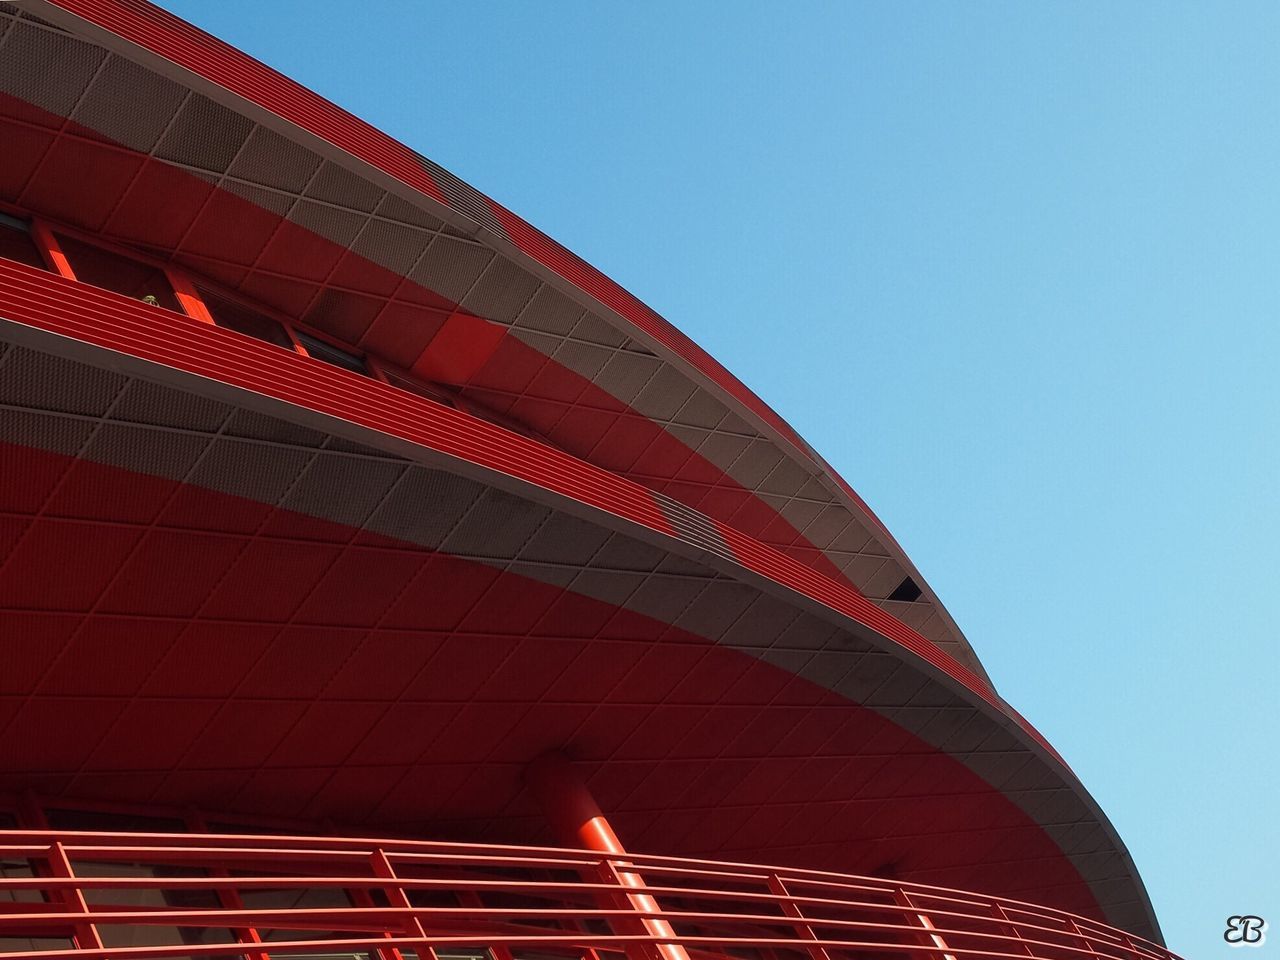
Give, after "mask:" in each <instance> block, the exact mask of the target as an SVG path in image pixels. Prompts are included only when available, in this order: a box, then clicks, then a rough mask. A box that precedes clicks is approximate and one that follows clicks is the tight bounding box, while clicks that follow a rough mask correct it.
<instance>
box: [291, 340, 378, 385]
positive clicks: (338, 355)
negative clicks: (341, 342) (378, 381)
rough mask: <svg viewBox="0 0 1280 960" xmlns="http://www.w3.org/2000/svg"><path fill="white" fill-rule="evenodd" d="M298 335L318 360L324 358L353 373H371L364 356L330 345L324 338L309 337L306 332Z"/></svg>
mask: <svg viewBox="0 0 1280 960" xmlns="http://www.w3.org/2000/svg"><path fill="white" fill-rule="evenodd" d="M297 336H298V342H299V343H301V344H302V346H303V347H304V348H305V349H306V351H307V353H308V354H310V355H311V356H313V357H315V358H316V359H317V360H323V361H324V362H325V363H328V364H331V365H332V366H335V367H341V368H342V369H343V370H350V371H351V372H352V373H360V374H364V375H365V376H368V375H369V371H368V368H366V367H365V365H364V359H363V358H362V357H357V356H356V355H355V354H354V353H347V351H345V350H340V349H339V348H337V347H334V346H330V345H329V344H327V343H325V342H324V341H323V340H317V339H316V338H315V337H309V336H307V335H306V334H305V333H298V335H297Z"/></svg>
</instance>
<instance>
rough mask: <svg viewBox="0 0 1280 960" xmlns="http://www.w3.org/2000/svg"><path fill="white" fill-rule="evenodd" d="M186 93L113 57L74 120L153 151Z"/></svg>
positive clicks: (145, 149)
mask: <svg viewBox="0 0 1280 960" xmlns="http://www.w3.org/2000/svg"><path fill="white" fill-rule="evenodd" d="M186 96H187V91H186V90H185V89H183V88H182V87H181V86H179V85H178V84H176V83H174V82H173V81H171V80H166V79H164V78H163V77H160V76H158V75H157V74H155V73H153V72H152V71H150V70H147V69H145V68H143V67H140V66H138V65H137V64H136V63H134V62H133V61H131V60H126V59H124V58H123V57H118V56H112V57H110V58H108V60H107V62H106V63H105V64H104V65H103V67H102V70H101V71H100V72H99V73H98V75H97V77H96V78H95V79H94V81H93V85H92V86H91V87H90V88H89V92H88V93H87V94H86V95H85V98H84V101H83V102H82V103H81V104H80V106H79V107H78V108H77V109H76V111H75V113H74V114H73V115H72V119H73V120H75V121H76V122H77V123H79V124H81V125H83V126H85V127H88V128H89V129H90V130H96V131H97V132H98V133H101V134H102V135H103V136H104V137H107V138H108V139H110V140H114V141H116V142H117V143H122V144H124V145H125V146H127V147H131V148H133V149H134V150H138V151H141V152H142V153H150V152H151V148H152V147H154V146H155V145H156V141H157V140H159V139H160V135H161V134H162V133H164V130H165V127H166V126H168V124H169V121H170V120H172V119H173V115H174V113H175V112H176V111H177V110H178V107H179V106H181V104H182V101H183V100H184V99H185V98H186Z"/></svg>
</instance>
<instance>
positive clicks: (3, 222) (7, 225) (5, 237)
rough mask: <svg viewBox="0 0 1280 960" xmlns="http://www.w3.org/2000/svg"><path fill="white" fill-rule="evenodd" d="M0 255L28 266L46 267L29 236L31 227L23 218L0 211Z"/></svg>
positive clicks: (38, 250) (43, 268)
mask: <svg viewBox="0 0 1280 960" xmlns="http://www.w3.org/2000/svg"><path fill="white" fill-rule="evenodd" d="M0 257H3V258H4V259H6V260H16V261H17V262H18V263H25V264H26V265H27V266H29V267H39V268H40V269H41V270H45V269H48V268H47V267H46V266H45V262H44V257H42V256H40V249H39V248H38V247H37V246H36V242H35V240H33V239H32V238H31V227H30V225H29V224H28V223H27V222H26V221H25V220H19V219H18V218H17V217H11V216H8V215H7V214H3V213H0Z"/></svg>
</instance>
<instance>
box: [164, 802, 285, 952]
mask: <svg viewBox="0 0 1280 960" xmlns="http://www.w3.org/2000/svg"><path fill="white" fill-rule="evenodd" d="M183 821H184V822H185V823H186V826H187V829H188V830H189V831H191V832H192V833H208V832H209V824H208V823H206V822H205V819H204V817H203V816H202V815H201V814H200V813H198V812H196V811H195V810H188V811H187V812H186V815H185V816H184V817H183ZM209 875H210V876H213V877H227V878H228V879H229V878H230V877H231V873H230V871H228V870H227V869H226V868H225V867H210V868H209ZM214 895H215V896H216V897H217V898H218V903H219V904H221V905H222V908H223V909H224V910H243V909H244V898H243V897H241V896H240V891H239V890H237V889H235V888H234V887H230V886H228V887H218V888H217V889H216V890H215V891H214ZM231 933H232V935H233V936H235V938H236V942H237V943H243V944H246V945H256V944H261V943H262V942H263V940H262V936H261V934H259V933H258V930H257V928H256V927H236V928H235V929H233V930H232V931H231ZM245 957H246V960H271V957H270V955H269V954H268V953H267V952H266V951H264V950H246V951H245Z"/></svg>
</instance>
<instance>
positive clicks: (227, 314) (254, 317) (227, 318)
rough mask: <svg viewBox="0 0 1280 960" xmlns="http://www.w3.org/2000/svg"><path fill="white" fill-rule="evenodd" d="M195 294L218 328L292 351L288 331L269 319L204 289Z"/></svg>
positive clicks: (291, 342) (201, 288)
mask: <svg viewBox="0 0 1280 960" xmlns="http://www.w3.org/2000/svg"><path fill="white" fill-rule="evenodd" d="M197 293H199V294H200V299H201V300H203V301H204V305H205V306H206V307H208V308H209V315H210V316H212V317H213V322H214V323H216V324H217V325H218V326H220V327H226V328H227V329H228V330H234V331H235V332H236V333H243V334H244V335H245V336H246V337H253V338H254V339H255V340H262V341H264V342H266V343H271V344H274V345H275V346H277V347H284V349H286V350H290V351H291V350H293V341H292V340H290V339H289V333H288V331H286V330H285V328H284V327H283V326H281V325H280V324H279V323H276V321H274V320H272V319H271V318H270V317H264V316H263V315H262V314H260V313H258V312H257V311H255V310H251V309H250V308H249V307H244V306H241V305H240V304H238V303H234V302H232V301H231V300H227V299H225V298H223V297H220V296H218V295H217V294H216V293H211V292H210V291H208V290H206V289H205V288H204V287H200V288H199V289H198V290H197Z"/></svg>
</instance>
